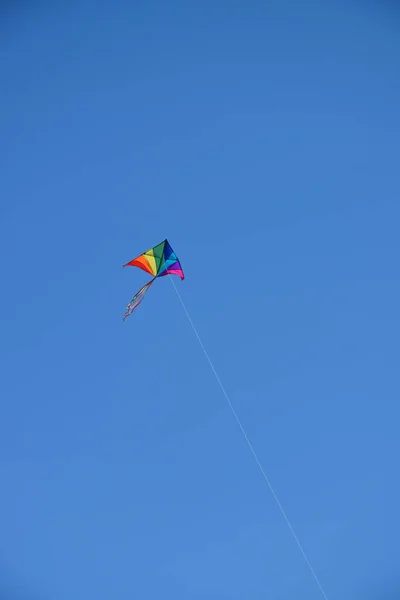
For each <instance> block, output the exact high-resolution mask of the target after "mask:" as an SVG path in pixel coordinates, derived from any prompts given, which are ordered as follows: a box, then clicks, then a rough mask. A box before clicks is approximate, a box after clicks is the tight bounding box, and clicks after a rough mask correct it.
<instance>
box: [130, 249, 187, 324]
mask: <svg viewBox="0 0 400 600" xmlns="http://www.w3.org/2000/svg"><path fill="white" fill-rule="evenodd" d="M124 267H139V269H143V271H146V273H150V275H153V279H151V280H150V281H149V282H148V283H146V285H144V286H143V287H142V288H141V289H140V290H139V291H138V292H137V294H135V295H134V296H133V298H132V300H131V301H130V302H129V304H128V306H127V307H126V312H125V314H124V318H123V320H124V321H125V320H126V318H127V317H129V315H131V314H132V313H133V311H134V310H135V308H136V307H137V306H139V304H140V303H141V301H142V300H143V298H144V295H145V293H146V292H147V290H148V289H149V287H150V286H151V285H152V283H153V282H154V281H155V280H156V279H157V277H164V275H179V277H180V278H181V279H182V280H183V279H184V278H185V276H184V274H183V270H182V267H181V263H180V262H179V260H178V257H177V256H176V254H175V252H174V251H173V250H172V248H171V246H170V245H169V242H168V240H164V241H163V242H161V244H158V246H154V248H151V250H147V252H144V253H143V254H141V255H140V256H137V257H136V258H134V259H133V260H131V261H130V262H128V263H126V264H125V265H124Z"/></svg>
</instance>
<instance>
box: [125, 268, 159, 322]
mask: <svg viewBox="0 0 400 600" xmlns="http://www.w3.org/2000/svg"><path fill="white" fill-rule="evenodd" d="M155 279H156V278H155V277H153V279H152V280H151V281H149V282H148V283H146V284H145V285H144V286H143V287H142V288H140V290H139V291H138V292H137V293H136V294H135V295H134V296H133V298H132V300H131V301H130V302H129V304H128V305H127V307H126V312H125V314H124V316H123V319H122V320H123V321H126V319H127V318H128V317H129V315H131V314H132V313H133V311H134V310H135V308H137V307H138V306H139V304H140V303H141V301H142V300H143V298H144V295H145V293H146V292H147V290H148V289H149V287H150V286H151V284H152V283H153V282H154V281H155Z"/></svg>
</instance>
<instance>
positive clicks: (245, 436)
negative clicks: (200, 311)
mask: <svg viewBox="0 0 400 600" xmlns="http://www.w3.org/2000/svg"><path fill="white" fill-rule="evenodd" d="M169 279H170V281H171V283H172V285H173V287H174V289H175V292H176V295H177V296H178V299H179V302H180V303H181V305H182V308H183V310H184V312H185V314H186V317H187V318H188V321H189V323H190V325H191V327H192V329H193V332H194V334H195V336H196V338H197V341H198V342H199V344H200V347H201V349H202V351H203V353H204V356H205V357H206V359H207V362H208V364H209V365H210V367H211V370H212V372H213V373H214V376H215V379H216V380H217V383H218V385H219V387H220V388H221V391H222V393H223V395H224V397H225V399H226V401H227V402H228V406H229V408H230V409H231V412H232V414H233V416H234V418H235V420H236V422H237V424H238V426H239V428H240V430H241V432H242V434H243V437H244V439H245V441H246V443H247V445H248V447H249V449H250V451H251V453H252V455H253V457H254V459H255V461H256V463H257V465H258V468H259V469H260V471H261V474H262V476H263V477H264V479H265V481H266V483H267V485H268V487H269V490H270V492H271V494H272V496H273V498H274V500H275V502H276V504H277V505H278V508H279V510H280V512H281V513H282V516H283V518H284V520H285V521H286V524H287V526H288V527H289V529H290V532H291V534H292V536H293V538H294V540H295V542H296V544H297V546H298V547H299V549H300V552H301V554H302V555H303V558H304V560H305V562H306V564H307V566H308V568H309V569H310V571H311V574H312V576H313V577H314V579H315V581H316V583H317V585H318V587H319V590H320V592H321V593H322V595H323V597H324V598H325V600H328V597H327V595H326V593H325V591H324V588H323V587H322V584H321V582H320V581H319V579H318V577H317V574H316V573H315V571H314V569H313V568H312V566H311V563H310V561H309V559H308V557H307V555H306V553H305V551H304V549H303V546H302V545H301V543H300V540H299V538H298V537H297V535H296V533H295V531H294V529H293V527H292V524H291V523H290V521H289V518H288V516H287V515H286V512H285V511H284V509H283V506H282V504H281V503H280V501H279V498H278V496H277V495H276V493H275V491H274V488H273V487H272V484H271V482H270V480H269V478H268V476H267V474H266V472H265V470H264V467H263V466H262V464H261V462H260V459H259V458H258V455H257V453H256V451H255V450H254V447H253V444H252V443H251V442H250V439H249V437H248V435H247V433H246V431H245V429H244V427H243V425H242V423H241V421H240V419H239V416H238V414H237V412H236V410H235V408H234V406H233V404H232V402H231V401H230V399H229V396H228V394H227V392H226V390H225V388H224V386H223V384H222V381H221V379H220V378H219V375H218V373H217V371H216V370H215V367H214V365H213V363H212V361H211V358H210V357H209V355H208V352H207V350H206V349H205V346H204V344H203V342H202V340H201V338H200V335H199V333H198V331H197V329H196V327H195V325H194V323H193V321H192V319H191V317H190V315H189V312H188V310H187V308H186V305H185V303H184V301H183V300H182V297H181V295H180V293H179V291H178V288H177V287H176V285H175V282H174V281H173V278H172V277H170V278H169Z"/></svg>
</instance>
